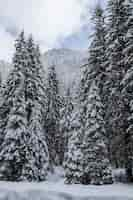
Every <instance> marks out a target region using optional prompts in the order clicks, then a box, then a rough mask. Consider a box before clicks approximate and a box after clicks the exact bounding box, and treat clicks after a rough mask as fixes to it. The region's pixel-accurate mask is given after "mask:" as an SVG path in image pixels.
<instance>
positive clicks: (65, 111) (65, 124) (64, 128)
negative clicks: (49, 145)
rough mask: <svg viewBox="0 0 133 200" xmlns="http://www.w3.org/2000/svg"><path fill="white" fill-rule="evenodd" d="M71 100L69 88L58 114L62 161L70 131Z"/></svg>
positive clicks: (72, 106)
mask: <svg viewBox="0 0 133 200" xmlns="http://www.w3.org/2000/svg"><path fill="white" fill-rule="evenodd" d="M73 109H74V105H73V100H72V97H71V94H70V88H68V90H67V93H66V96H65V103H64V106H63V108H62V109H61V114H60V118H61V120H60V132H61V134H62V148H61V149H62V160H63V159H64V154H65V152H67V148H68V139H69V135H70V130H71V121H72V114H73Z"/></svg>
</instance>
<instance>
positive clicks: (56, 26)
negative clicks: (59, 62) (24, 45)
mask: <svg viewBox="0 0 133 200" xmlns="http://www.w3.org/2000/svg"><path fill="white" fill-rule="evenodd" d="M97 1H98V0H0V59H4V60H7V61H10V60H11V58H12V54H13V51H14V39H15V38H16V36H17V35H18V33H19V32H20V31H21V30H22V29H24V30H25V32H26V34H29V33H32V34H33V35H34V38H35V40H36V41H37V42H38V43H39V44H40V45H41V50H42V52H44V51H46V50H48V49H51V48H61V47H63V48H76V49H77V48H78V49H80V48H87V42H88V41H87V40H88V33H89V18H90V15H91V11H92V8H93V7H94V5H95V4H96V3H97ZM101 2H103V0H101Z"/></svg>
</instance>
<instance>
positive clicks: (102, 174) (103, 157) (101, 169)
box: [82, 80, 113, 184]
mask: <svg viewBox="0 0 133 200" xmlns="http://www.w3.org/2000/svg"><path fill="white" fill-rule="evenodd" d="M85 104H86V105H85V108H86V121H85V127H84V136H83V144H82V149H83V154H84V158H83V159H84V160H83V171H84V176H83V183H84V184H89V183H91V184H110V183H112V182H113V180H112V171H111V168H110V163H109V159H108V151H107V146H106V142H105V129H104V125H105V124H104V120H103V105H102V103H101V99H100V96H99V88H98V87H97V85H96V81H95V80H94V81H92V83H91V86H90V89H89V94H88V96H87V97H86V100H85Z"/></svg>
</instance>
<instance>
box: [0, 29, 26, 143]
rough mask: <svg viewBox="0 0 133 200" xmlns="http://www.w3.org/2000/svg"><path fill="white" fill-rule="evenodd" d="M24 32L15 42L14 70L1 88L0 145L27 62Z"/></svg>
mask: <svg viewBox="0 0 133 200" xmlns="http://www.w3.org/2000/svg"><path fill="white" fill-rule="evenodd" d="M25 45H26V43H25V38H24V32H21V34H20V36H19V37H18V39H17V40H16V42H15V48H16V52H15V55H14V58H13V65H14V69H13V70H12V71H11V73H10V74H9V76H8V78H7V81H6V83H5V84H4V85H3V87H2V101H1V104H0V144H2V142H3V140H4V136H5V127H6V125H7V122H8V115H9V113H10V111H11V109H12V106H13V99H14V92H15V91H16V89H17V87H18V86H19V84H20V82H21V80H20V79H21V77H22V75H21V73H20V71H21V72H22V71H24V69H25V66H26V61H27V52H26V48H25Z"/></svg>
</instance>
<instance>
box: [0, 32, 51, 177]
mask: <svg viewBox="0 0 133 200" xmlns="http://www.w3.org/2000/svg"><path fill="white" fill-rule="evenodd" d="M15 47H16V52H15V56H14V59H13V66H14V69H13V70H12V72H11V73H10V75H9V78H8V81H7V83H6V86H5V89H4V95H3V97H4V98H3V104H2V106H1V110H2V111H3V112H2V114H3V117H4V122H5V123H4V126H3V132H4V139H3V142H2V146H1V153H0V160H1V167H0V176H1V178H2V179H3V180H12V181H18V180H27V181H41V180H44V179H45V178H46V174H47V166H48V151H47V146H46V143H45V137H44V135H45V134H43V130H42V127H43V124H42V123H43V120H42V119H43V117H42V115H43V108H44V106H43V105H42V104H43V103H42V102H43V97H44V96H45V95H44V93H43V83H42V82H41V81H42V80H41V78H40V77H42V74H40V73H42V71H41V65H40V62H39V59H40V58H39V57H38V56H39V52H38V51H39V49H38V48H36V47H34V43H33V40H31V38H30V39H29V41H28V42H26V41H25V38H24V33H23V32H22V33H21V34H20V36H19V39H18V40H17V42H16V46H15ZM45 97H46V96H45ZM44 102H45V98H44ZM33 115H35V116H34V117H35V119H34V120H33ZM1 117H2V115H1Z"/></svg>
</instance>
